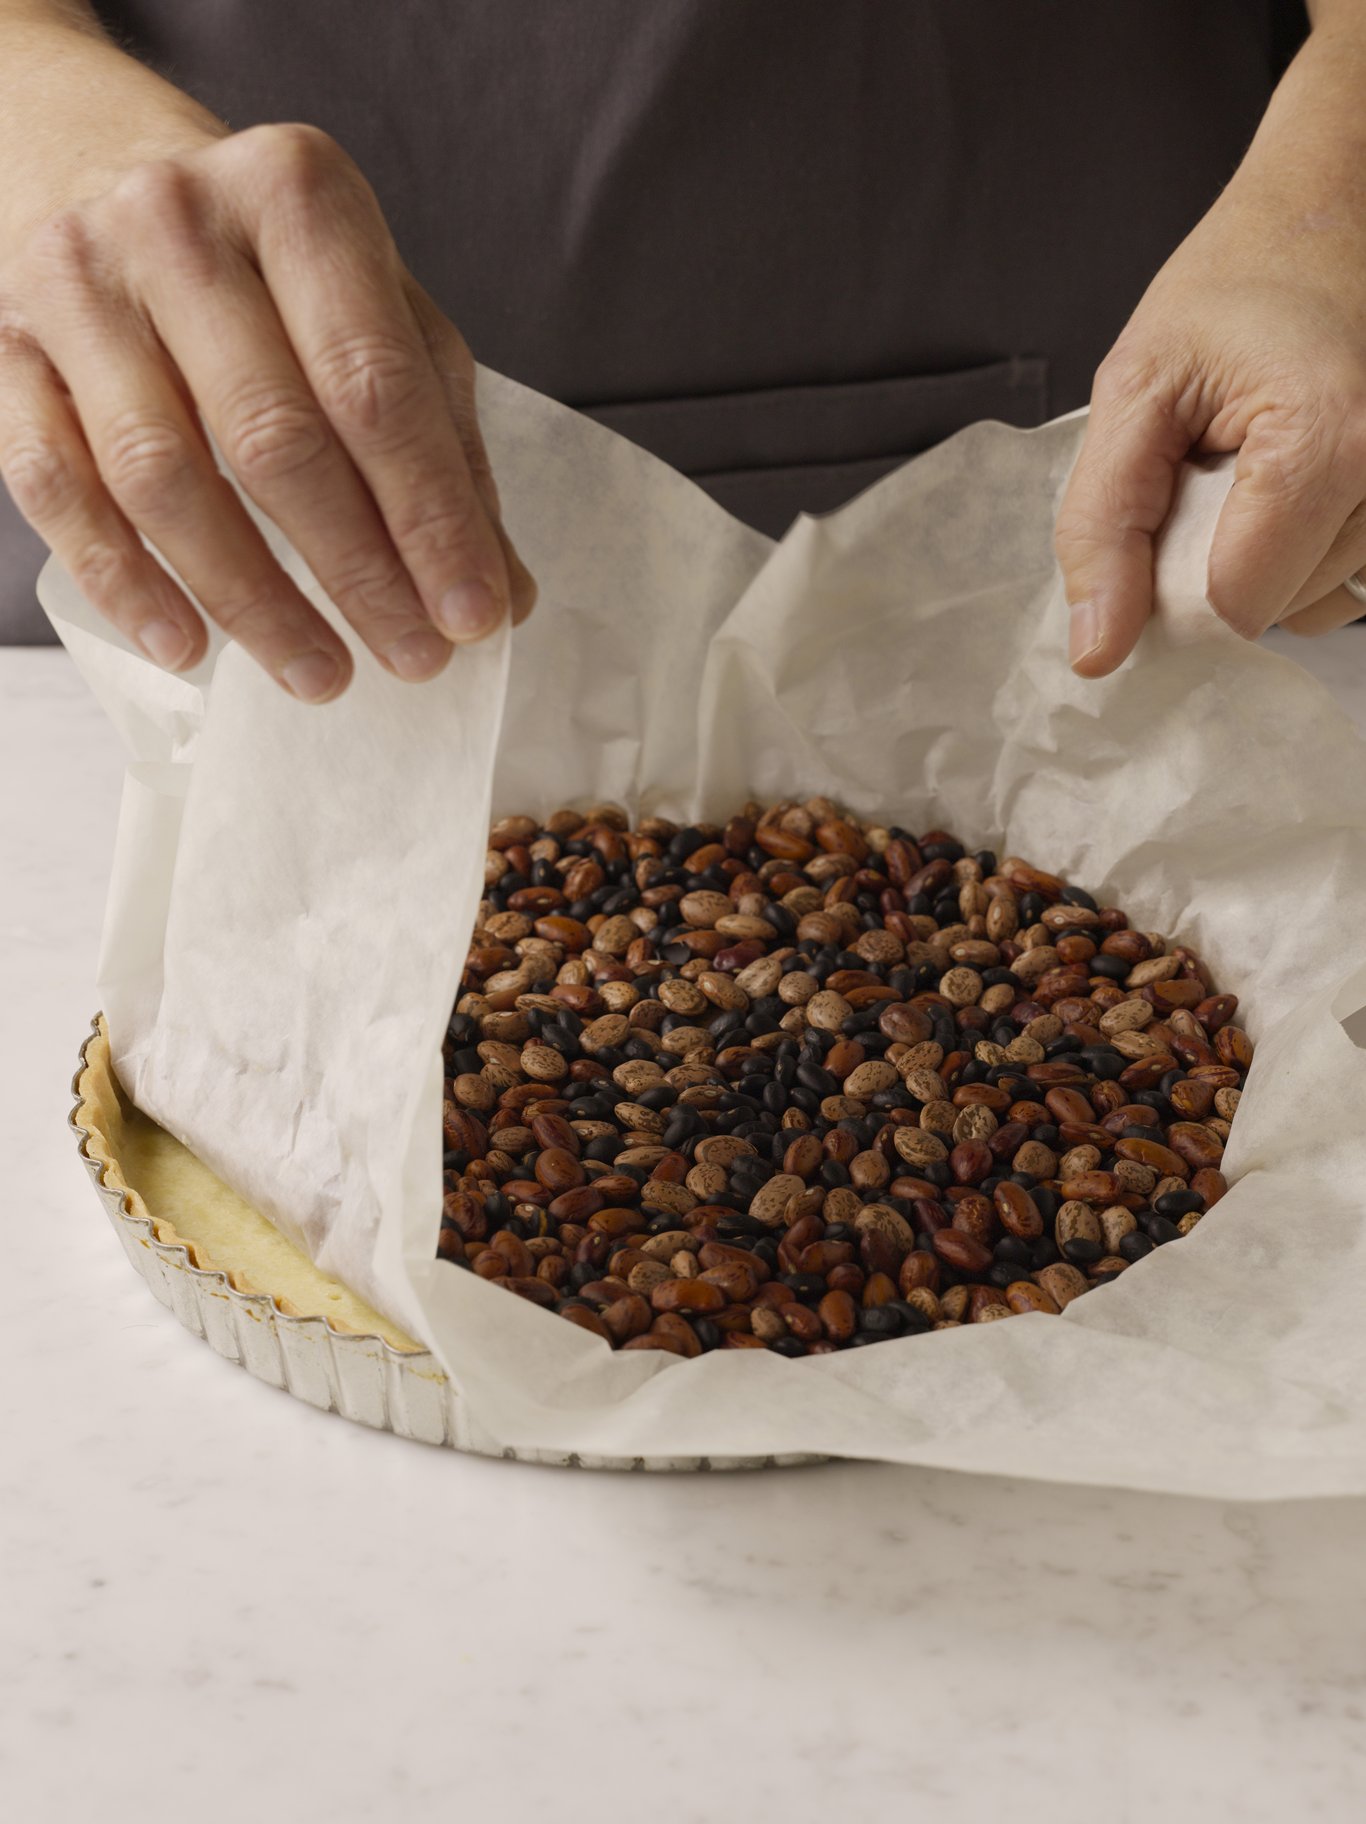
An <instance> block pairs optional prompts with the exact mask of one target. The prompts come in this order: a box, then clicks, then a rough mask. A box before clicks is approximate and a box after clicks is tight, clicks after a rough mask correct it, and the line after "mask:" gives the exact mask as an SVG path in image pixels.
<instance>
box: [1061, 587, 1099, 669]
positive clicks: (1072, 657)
mask: <svg viewBox="0 0 1366 1824" xmlns="http://www.w3.org/2000/svg"><path fill="white" fill-rule="evenodd" d="M1100 642H1101V625H1100V610H1099V609H1098V608H1097V607H1096V604H1095V603H1094V602H1078V603H1076V605H1075V606H1074V607H1073V609H1072V630H1071V634H1070V635H1069V638H1068V649H1067V650H1068V663H1069V664H1072V665H1075V664H1077V663H1078V661H1079V660H1081V659H1089V658H1090V656H1091V654H1092V653H1093V652H1094V651H1095V650H1096V648H1097V647H1098V646H1099V645H1100Z"/></svg>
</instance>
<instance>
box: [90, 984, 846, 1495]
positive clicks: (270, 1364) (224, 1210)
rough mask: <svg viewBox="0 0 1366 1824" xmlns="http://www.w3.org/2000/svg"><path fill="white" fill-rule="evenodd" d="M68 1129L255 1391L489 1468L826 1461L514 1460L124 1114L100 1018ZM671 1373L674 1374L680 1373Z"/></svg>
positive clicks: (401, 1339) (219, 1187)
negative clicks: (469, 1457)
mask: <svg viewBox="0 0 1366 1824" xmlns="http://www.w3.org/2000/svg"><path fill="white" fill-rule="evenodd" d="M71 1087H72V1093H73V1095H74V1097H75V1107H74V1108H73V1110H72V1112H71V1114H70V1116H69V1117H68V1121H69V1125H70V1126H71V1127H72V1129H73V1130H74V1131H75V1133H76V1135H77V1136H78V1138H79V1141H80V1156H81V1158H82V1160H83V1162H84V1164H85V1166H86V1170H87V1171H88V1172H89V1174H90V1178H91V1181H92V1183H93V1184H94V1186H95V1188H96V1191H97V1192H98V1194H99V1197H100V1201H101V1203H102V1204H103V1205H104V1208H105V1211H106V1213H107V1214H108V1216H109V1218H110V1220H111V1222H112V1223H113V1225H114V1228H115V1230H116V1232H117V1233H118V1235H119V1238H120V1239H121V1241H122V1242H123V1245H124V1250H125V1252H126V1253H127V1255H128V1258H129V1260H130V1261H131V1262H132V1263H133V1265H134V1266H135V1267H136V1268H137V1269H138V1271H139V1272H140V1273H141V1274H142V1276H143V1278H144V1279H145V1280H146V1281H147V1283H148V1285H149V1286H150V1287H151V1289H152V1291H153V1292H154V1293H155V1294H156V1296H157V1297H158V1298H159V1299H160V1300H161V1302H162V1304H164V1305H167V1306H169V1307H170V1308H171V1309H172V1310H173V1311H174V1312H175V1314H176V1316H177V1317H179V1319H180V1321H181V1322H182V1323H183V1324H184V1325H185V1326H186V1328H187V1329H189V1330H193V1331H194V1332H195V1334H196V1335H197V1336H202V1337H203V1338H204V1340H205V1341H206V1342H208V1343H209V1344H210V1346H211V1347H212V1348H214V1349H215V1350H216V1351H217V1352H218V1354H220V1355H222V1356H224V1357H225V1358H226V1359H227V1360H229V1361H233V1362H237V1363H239V1364H240V1365H241V1366H242V1367H244V1368H246V1369H247V1371H248V1372H249V1373H250V1374H253V1375H255V1376H256V1377H257V1378H258V1379H259V1380H263V1381H267V1382H269V1384H270V1385H271V1386H274V1387H280V1388H283V1389H284V1390H285V1391H286V1392H288V1393H292V1394H293V1395H294V1396H295V1397H296V1398H298V1399H302V1400H305V1401H307V1402H308V1404H310V1405H313V1406H317V1407H319V1408H321V1409H323V1410H326V1411H332V1412H337V1413H340V1414H341V1415H342V1416H343V1417H345V1418H349V1419H354V1420H356V1421H358V1422H359V1423H361V1424H365V1425H370V1426H373V1427H375V1428H376V1429H379V1430H385V1431H393V1432H395V1433H396V1434H397V1435H398V1436H400V1437H406V1438H412V1439H414V1440H415V1441H417V1442H420V1443H426V1444H443V1445H446V1446H448V1447H449V1448H451V1449H454V1450H461V1451H471V1452H474V1453H476V1454H478V1455H481V1456H497V1457H505V1458H514V1459H517V1460H518V1461H522V1462H531V1463H544V1464H551V1465H554V1466H556V1467H561V1468H582V1469H643V1470H685V1469H765V1468H770V1467H779V1466H782V1467H786V1466H789V1465H794V1464H802V1463H819V1462H823V1461H825V1460H826V1459H824V1458H823V1457H819V1456H812V1455H806V1454H801V1455H797V1454H793V1455H783V1456H765V1457H610V1456H589V1455H587V1454H584V1453H579V1452H563V1451H550V1450H523V1449H512V1448H511V1447H509V1446H506V1445H503V1444H500V1443H499V1442H498V1441H497V1440H496V1439H495V1438H493V1437H492V1436H490V1435H489V1434H488V1433H487V1432H485V1431H484V1430H483V1428H482V1427H480V1426H478V1425H477V1424H476V1423H474V1422H473V1421H472V1420H471V1418H470V1416H469V1414H468V1413H467V1411H466V1409H465V1402H464V1401H463V1400H462V1399H461V1398H460V1397H459V1395H458V1394H457V1392H456V1390H455V1389H454V1388H453V1387H452V1385H451V1383H450V1380H449V1378H448V1377H447V1375H446V1373H445V1371H444V1370H443V1368H442V1367H441V1364H440V1363H439V1362H438V1361H437V1359H436V1357H435V1356H434V1355H432V1354H431V1352H430V1351H429V1350H428V1349H426V1348H425V1347H424V1346H423V1345H422V1344H421V1343H418V1342H415V1341H414V1340H413V1338H412V1337H411V1336H408V1335H407V1334H406V1333H405V1332H404V1331H402V1330H400V1329H399V1328H398V1326H397V1325H395V1324H392V1323H390V1322H389V1321H388V1319H386V1318H384V1317H382V1316H381V1315H380V1313H379V1312H377V1311H375V1310H373V1309H372V1308H371V1307H370V1306H369V1305H368V1304H366V1302H365V1301H364V1300H363V1299H362V1298H359V1297H358V1296H357V1295H356V1294H355V1293H354V1292H353V1291H352V1290H351V1289H350V1287H349V1286H346V1285H344V1284H343V1283H342V1282H341V1281H340V1280H337V1279H333V1278H332V1277H331V1276H330V1275H329V1274H327V1273H323V1272H320V1271H319V1269H318V1268H317V1267H315V1266H314V1264H313V1262H312V1261H311V1260H309V1258H308V1256H307V1255H305V1254H303V1253H301V1252H300V1250H299V1249H298V1248H296V1247H295V1246H294V1244H293V1243H292V1242H291V1241H289V1240H288V1239H287V1238H286V1237H285V1236H284V1235H282V1234H281V1233H280V1231H279V1230H278V1229H277V1228H275V1227H274V1225H273V1224H272V1223H270V1222H269V1221H267V1219H266V1218H265V1217H264V1216H262V1215H261V1213H260V1212H259V1211H258V1210H255V1209H253V1208H252V1206H251V1205H250V1204H249V1203H246V1202H244V1201H243V1199H242V1198H240V1197H239V1196H237V1194H236V1193H235V1192H234V1191H231V1190H229V1188H228V1186H227V1185H225V1184H224V1183H223V1181H222V1180H221V1179H220V1178H217V1177H216V1176H215V1175H214V1174H213V1173H212V1172H211V1171H210V1170H209V1169H208V1167H207V1166H206V1165H204V1164H202V1163H201V1161H200V1160H198V1159H197V1158H196V1157H195V1156H194V1154H193V1153H191V1152H189V1151H188V1150H187V1149H186V1148H185V1147H183V1146H181V1145H180V1143H179V1141H177V1140H176V1139H175V1138H174V1137H173V1136H172V1135H170V1134H168V1133H167V1132H166V1131H165V1129H164V1128H162V1127H160V1126H158V1124H157V1123H156V1122H155V1121H153V1120H152V1119H151V1118H150V1117H149V1116H147V1115H145V1114H143V1113H142V1111H141V1110H140V1109H137V1108H134V1107H133V1105H132V1103H131V1102H130V1101H129V1100H128V1097H127V1095H126V1094H125V1092H124V1090H123V1086H122V1085H121V1084H120V1083H119V1081H118V1078H117V1077H116V1076H115V1074H114V1070H113V1065H112V1060H111V1057H110V1049H109V1035H108V1030H107V1027H106V1024H105V1019H104V1015H103V1014H102V1013H101V1014H96V1016H95V1019H94V1021H93V1022H92V1030H91V1032H90V1035H89V1037H88V1038H87V1039H86V1041H85V1043H84V1045H83V1046H82V1047H81V1062H80V1067H79V1068H78V1070H77V1072H76V1075H75V1077H74V1078H73V1080H72V1085H71ZM678 1371H679V1370H678V1369H674V1370H673V1372H678Z"/></svg>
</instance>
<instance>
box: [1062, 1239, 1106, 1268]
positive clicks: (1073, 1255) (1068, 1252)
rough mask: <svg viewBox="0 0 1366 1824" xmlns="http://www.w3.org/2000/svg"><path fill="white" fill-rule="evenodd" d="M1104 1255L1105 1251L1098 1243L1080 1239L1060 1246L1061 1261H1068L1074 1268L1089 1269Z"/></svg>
mask: <svg viewBox="0 0 1366 1824" xmlns="http://www.w3.org/2000/svg"><path fill="white" fill-rule="evenodd" d="M1104 1253H1105V1249H1104V1248H1103V1247H1102V1246H1101V1244H1100V1243H1099V1242H1098V1241H1083V1240H1081V1238H1080V1237H1078V1238H1077V1240H1075V1241H1065V1242H1064V1243H1063V1244H1062V1256H1063V1259H1064V1260H1070V1261H1071V1263H1072V1265H1073V1266H1074V1267H1089V1266H1091V1265H1092V1264H1093V1263H1094V1262H1095V1261H1098V1260H1100V1259H1101V1257H1102V1256H1103V1255H1104Z"/></svg>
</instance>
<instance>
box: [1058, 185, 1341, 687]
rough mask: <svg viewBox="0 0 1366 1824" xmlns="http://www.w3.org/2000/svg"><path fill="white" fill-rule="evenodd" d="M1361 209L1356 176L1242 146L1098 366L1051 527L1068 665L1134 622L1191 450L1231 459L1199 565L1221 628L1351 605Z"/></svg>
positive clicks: (1300, 626) (1119, 645)
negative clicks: (1203, 565)
mask: <svg viewBox="0 0 1366 1824" xmlns="http://www.w3.org/2000/svg"><path fill="white" fill-rule="evenodd" d="M1357 162H1358V163H1359V157H1358V160H1357ZM1364 201H1366V198H1364V197H1363V189H1362V183H1361V179H1360V177H1359V176H1357V175H1355V174H1351V175H1350V176H1340V175H1338V174H1336V173H1327V172H1326V171H1325V168H1324V166H1323V165H1322V164H1321V163H1320V164H1318V165H1316V166H1315V167H1314V169H1313V170H1312V172H1310V173H1306V170H1305V169H1304V167H1303V166H1299V167H1297V166H1295V164H1294V162H1293V160H1290V159H1289V158H1287V159H1284V160H1276V159H1272V158H1270V157H1269V156H1263V157H1260V158H1259V159H1252V158H1251V156H1250V157H1249V160H1248V162H1247V163H1246V164H1245V166H1244V168H1243V169H1242V170H1241V171H1240V172H1239V174H1238V176H1237V177H1235V179H1234V180H1233V182H1232V183H1231V184H1230V185H1229V186H1228V188H1227V189H1226V190H1225V191H1224V193H1223V195H1222V196H1221V197H1220V199H1219V201H1218V202H1217V203H1216V204H1215V206H1214V207H1213V208H1212V209H1211V210H1210V212H1209V214H1208V215H1207V216H1206V217H1205V218H1204V219H1203V221H1201V222H1200V224H1199V225H1198V227H1196V229H1195V230H1194V231H1193V232H1192V233H1191V234H1190V235H1189V236H1188V237H1187V239H1186V240H1185V241H1184V242H1183V243H1182V244H1181V246H1180V247H1179V248H1178V249H1177V250H1176V252H1175V253H1174V254H1173V255H1172V257H1171V258H1170V259H1169V260H1168V262H1167V263H1166V265H1165V266H1164V267H1163V268H1162V270H1161V271H1160V272H1159V273H1158V275H1157V277H1156V278H1155V279H1154V280H1153V282H1152V284H1151V285H1150V286H1149V288H1148V290H1147V292H1146V293H1145V294H1144V296H1143V298H1142V299H1141V301H1140V303H1139V305H1138V307H1137V309H1136V310H1135V312H1134V314H1133V316H1132V318H1131V319H1130V321H1129V323H1128V325H1127V326H1126V327H1125V329H1124V331H1123V333H1122V334H1121V335H1120V337H1119V340H1118V341H1117V342H1116V344H1115V346H1114V348H1113V349H1112V351H1111V352H1110V354H1109V355H1108V356H1107V357H1106V359H1105V360H1104V361H1103V362H1102V364H1101V366H1100V368H1099V370H1098V371H1097V374H1096V379H1095V387H1094V391H1093V393H1092V400H1091V415H1090V419H1089V421H1088V424H1087V429H1086V434H1085V439H1084V441H1083V445H1082V449H1081V453H1080V456H1079V458H1078V460H1077V463H1076V466H1075V468H1074V470H1073V473H1072V476H1071V479H1070V481H1069V484H1068V487H1067V490H1066V493H1065V496H1064V499H1063V502H1062V506H1061V509H1060V511H1059V514H1058V521H1057V528H1056V537H1055V549H1056V552H1057V556H1058V561H1059V563H1060V565H1061V567H1062V571H1063V576H1064V580H1065V584H1066V589H1067V598H1068V601H1069V602H1070V603H1071V604H1072V611H1073V612H1072V636H1071V646H1070V658H1071V663H1072V665H1073V667H1074V668H1075V669H1076V670H1077V671H1078V672H1079V673H1080V674H1081V675H1082V676H1083V677H1090V678H1098V677H1103V676H1105V675H1106V674H1107V673H1108V672H1111V671H1113V670H1114V669H1115V667H1116V666H1117V665H1119V664H1120V663H1121V662H1122V660H1123V659H1124V658H1125V657H1126V656H1127V655H1128V654H1129V653H1130V652H1131V651H1132V649H1133V647H1134V645H1135V643H1136V641H1137V640H1138V637H1139V634H1140V633H1141V632H1142V629H1143V625H1144V623H1145V621H1146V620H1147V619H1148V616H1149V614H1150V613H1151V611H1152V581H1153V541H1154V536H1155V534H1156V533H1157V531H1158V530H1159V528H1160V527H1161V526H1162V524H1163V522H1164V520H1165V519H1166V517H1167V513H1168V511H1169V509H1170V506H1171V501H1172V494H1173V488H1174V485H1175V478H1176V472H1177V469H1178V466H1179V464H1180V463H1181V462H1182V460H1183V459H1184V458H1185V457H1187V456H1188V455H1191V454H1200V455H1204V454H1213V453H1215V452H1221V451H1233V450H1236V451H1237V452H1238V457H1237V462H1236V465H1235V482H1234V486H1233V488H1232V490H1231V492H1230V494H1229V496H1228V499H1227V501H1226V503H1225V505H1224V507H1223V510H1222V512H1221V514H1220V517H1219V522H1218V526H1217V528H1216V531H1215V536H1214V542H1213V546H1212V549H1211V553H1210V562H1209V577H1208V599H1209V602H1210V605H1211V606H1212V607H1213V609H1214V610H1215V612H1216V613H1217V614H1219V615H1220V617H1221V618H1222V619H1223V620H1225V621H1226V622H1227V623H1228V624H1229V625H1230V626H1231V627H1233V628H1234V629H1235V630H1236V631H1237V632H1238V633H1240V634H1242V635H1244V636H1245V637H1246V638H1248V639H1256V638H1257V637H1258V636H1259V635H1261V634H1262V633H1264V632H1265V631H1266V629H1267V628H1268V627H1270V626H1272V625H1273V624H1276V623H1279V624H1281V625H1283V626H1285V627H1288V628H1290V629H1291V630H1292V631H1293V632H1296V633H1305V634H1316V633H1324V632H1327V631H1328V630H1329V629H1330V628H1334V627H1339V626H1341V625H1343V623H1344V622H1347V621H1351V620H1355V619H1356V618H1357V617H1358V616H1359V615H1361V613H1362V612H1363V610H1362V606H1361V604H1360V603H1359V602H1358V601H1356V600H1355V599H1354V598H1353V597H1352V596H1351V595H1349V594H1348V592H1347V591H1346V590H1345V589H1344V588H1343V587H1342V586H1341V585H1342V583H1343V579H1344V578H1346V577H1348V576H1352V575H1354V574H1355V573H1356V572H1357V571H1358V570H1359V569H1361V568H1362V566H1363V565H1366V506H1363V499H1364V498H1366V210H1364V209H1363V202H1364Z"/></svg>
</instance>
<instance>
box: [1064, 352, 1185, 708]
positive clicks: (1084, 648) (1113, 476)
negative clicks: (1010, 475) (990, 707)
mask: <svg viewBox="0 0 1366 1824" xmlns="http://www.w3.org/2000/svg"><path fill="white" fill-rule="evenodd" d="M1189 448H1190V437H1189V434H1188V432H1187V431H1186V429H1185V428H1184V427H1183V426H1182V425H1181V423H1180V422H1179V421H1178V419H1177V416H1176V414H1175V412H1174V410H1173V408H1172V407H1171V406H1170V405H1169V404H1168V403H1167V402H1166V400H1165V399H1164V398H1163V397H1162V396H1160V395H1159V394H1158V393H1157V392H1155V391H1153V390H1151V389H1138V388H1136V387H1133V386H1131V385H1125V384H1124V383H1121V382H1117V381H1111V380H1110V379H1109V378H1108V376H1107V375H1106V373H1105V370H1104V369H1102V370H1101V371H1100V372H1099V373H1098V374H1097V376H1096V386H1095V390H1094V392H1093V394H1092V406H1091V417H1090V420H1089V422H1088V424H1087V429H1086V436H1085V439H1084V441H1083V444H1082V449H1081V454H1080V456H1079V457H1078V458H1077V463H1076V467H1075V468H1074V469H1073V472H1072V476H1071V479H1070V481H1069V482H1068V486H1067V491H1066V493H1065V495H1064V496H1063V502H1062V506H1061V508H1060V509H1059V512H1058V522H1057V527H1056V530H1055V535H1054V549H1055V551H1056V552H1057V557H1058V562H1059V564H1060V565H1061V567H1062V572H1063V579H1064V584H1065V587H1066V591H1067V599H1068V601H1069V602H1070V603H1071V605H1072V626H1071V634H1070V642H1069V652H1068V656H1069V660H1070V663H1071V665H1072V667H1073V669H1074V670H1075V671H1077V672H1078V673H1079V674H1080V675H1081V676H1082V677H1085V678H1101V677H1104V676H1105V675H1106V674H1107V673H1108V672H1111V671H1113V670H1114V669H1115V667H1116V666H1117V665H1119V664H1121V663H1122V661H1123V660H1124V659H1126V658H1127V657H1128V655H1129V653H1130V652H1132V651H1133V648H1134V646H1135V644H1136V643H1137V640H1138V636H1139V634H1140V633H1142V631H1143V628H1144V625H1145V623H1146V622H1147V620H1148V617H1149V616H1150V615H1151V613H1152V607H1153V539H1154V536H1155V534H1156V533H1157V531H1158V528H1159V527H1160V526H1161V525H1162V522H1163V521H1164V520H1165V519H1166V517H1167V514H1168V512H1169V511H1170V509H1171V504H1172V494H1173V491H1174V489H1175V486H1176V470H1177V465H1178V464H1179V463H1180V461H1181V459H1182V458H1183V457H1184V456H1185V454H1186V452H1187V450H1188V449H1189Z"/></svg>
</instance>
